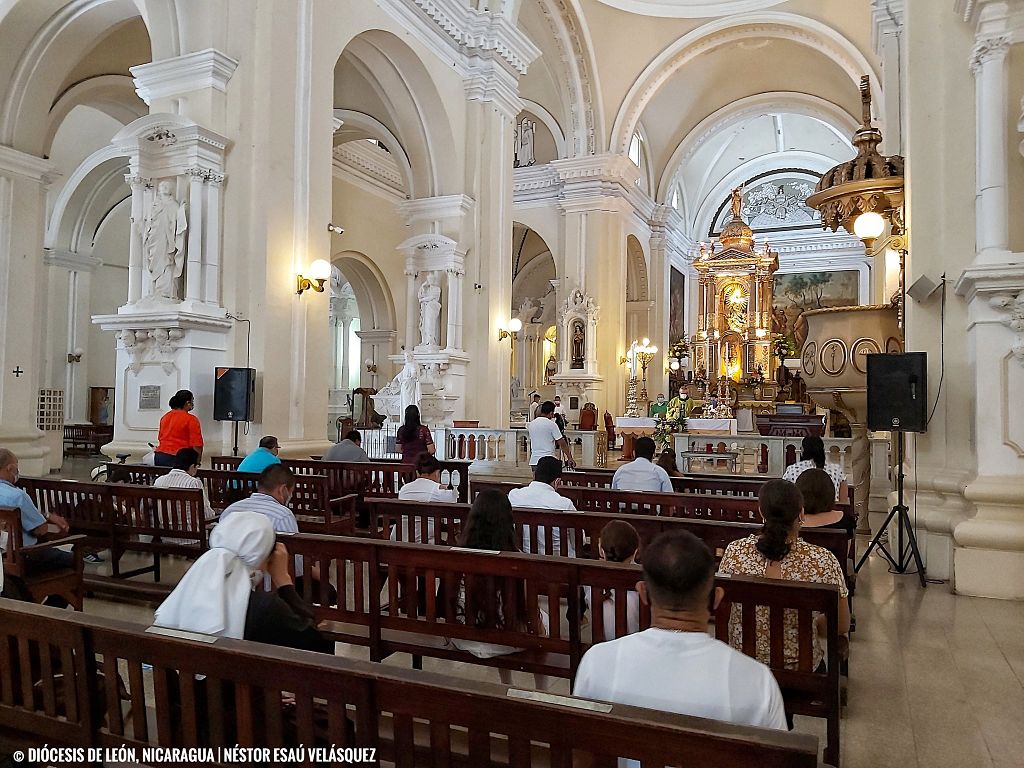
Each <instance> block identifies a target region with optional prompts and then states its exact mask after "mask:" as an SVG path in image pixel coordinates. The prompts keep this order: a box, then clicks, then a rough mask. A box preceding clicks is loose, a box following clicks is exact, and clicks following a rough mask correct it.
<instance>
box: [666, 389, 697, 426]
mask: <svg viewBox="0 0 1024 768" xmlns="http://www.w3.org/2000/svg"><path fill="white" fill-rule="evenodd" d="M692 410H693V400H691V399H690V396H689V395H688V394H687V393H686V387H679V394H678V395H676V396H675V397H673V398H672V399H671V400H669V401H668V413H669V414H672V415H673V416H675V415H676V414H679V415H678V418H680V419H688V418H690V412H691V411H692Z"/></svg>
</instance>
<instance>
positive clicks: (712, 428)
mask: <svg viewBox="0 0 1024 768" xmlns="http://www.w3.org/2000/svg"><path fill="white" fill-rule="evenodd" d="M686 431H687V432H689V433H690V434H693V435H735V434H737V428H736V419H694V418H689V419H687V420H686Z"/></svg>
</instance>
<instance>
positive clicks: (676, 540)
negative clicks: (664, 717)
mask: <svg viewBox="0 0 1024 768" xmlns="http://www.w3.org/2000/svg"><path fill="white" fill-rule="evenodd" d="M637 590H638V591H639V593H640V600H641V601H642V602H643V603H644V604H646V605H649V606H650V608H651V627H650V629H646V630H644V631H643V632H637V633H636V634H632V635H627V636H626V637H621V638H619V639H617V640H611V641H608V642H606V643H599V644H597V645H595V646H593V647H592V648H591V649H590V650H589V651H587V653H586V654H585V655H584V656H583V659H582V660H581V662H580V667H579V671H578V672H577V673H576V685H575V686H574V687H573V695H574V696H580V697H584V698H589V699H599V700H602V701H610V702H613V703H616V704H628V705H630V706H634V707H647V708H648V709H656V710H661V711H662V712H671V713H677V714H681V715H695V716H697V717H708V718H712V719H714V720H722V721H725V722H729V723H735V724H737V725H752V726H757V727H761V728H775V729H778V730H786V713H785V709H784V708H783V701H782V693H781V691H780V690H779V685H778V683H776V681H775V678H774V677H773V676H772V673H771V670H769V669H768V667H766V666H765V665H763V664H761V663H760V662H759V661H757V660H756V659H753V658H750V657H749V656H744V655H743V654H742V653H740V652H739V651H736V650H734V649H732V648H730V647H729V646H728V645H726V644H725V643H723V642H721V641H719V640H716V639H714V638H713V637H711V636H710V635H708V622H709V621H710V619H711V613H712V611H713V610H714V608H715V606H717V605H718V603H719V602H720V601H721V599H722V591H721V590H720V589H715V559H714V557H713V556H712V554H711V552H710V551H709V550H708V548H707V547H706V546H705V545H704V543H703V542H702V541H701V540H700V539H698V538H697V537H696V536H694V535H693V534H692V533H689V532H688V531H678V532H672V533H663V534H661V535H660V536H658V537H656V538H655V539H654V541H652V542H651V543H650V544H648V545H647V546H646V547H645V548H644V558H643V580H642V581H640V582H639V583H638V584H637ZM620 765H638V763H635V762H633V761H629V762H627V761H624V760H620Z"/></svg>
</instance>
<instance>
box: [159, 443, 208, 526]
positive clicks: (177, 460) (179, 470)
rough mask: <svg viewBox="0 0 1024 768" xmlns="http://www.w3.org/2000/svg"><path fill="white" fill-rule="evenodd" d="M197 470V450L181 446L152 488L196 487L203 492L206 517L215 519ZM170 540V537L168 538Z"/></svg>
mask: <svg viewBox="0 0 1024 768" xmlns="http://www.w3.org/2000/svg"><path fill="white" fill-rule="evenodd" d="M198 472H199V452H198V451H196V450H195V449H194V448H182V449H181V450H180V451H178V452H177V453H176V454H174V465H173V467H172V468H171V471H170V472H168V473H167V474H166V475H161V476H160V477H158V478H157V479H156V480H154V481H153V487H154V488H198V489H199V490H201V491H202V492H203V506H204V507H205V508H206V519H207V520H208V521H209V520H216V519H217V513H216V512H214V510H213V507H211V506H210V498H209V496H208V495H207V493H206V486H204V485H203V481H202V480H200V479H199V478H198V477H196V474H197V473H198ZM168 541H170V539H168Z"/></svg>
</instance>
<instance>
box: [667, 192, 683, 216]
mask: <svg viewBox="0 0 1024 768" xmlns="http://www.w3.org/2000/svg"><path fill="white" fill-rule="evenodd" d="M669 204H670V205H671V206H672V207H673V208H675V209H676V210H677V211H678V210H681V209H682V205H683V201H682V198H681V197H680V196H679V187H673V188H672V199H671V201H670V203H669Z"/></svg>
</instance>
